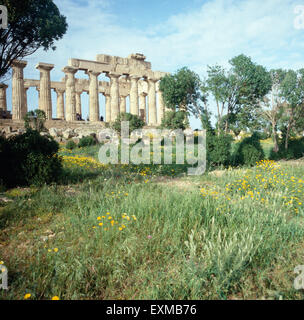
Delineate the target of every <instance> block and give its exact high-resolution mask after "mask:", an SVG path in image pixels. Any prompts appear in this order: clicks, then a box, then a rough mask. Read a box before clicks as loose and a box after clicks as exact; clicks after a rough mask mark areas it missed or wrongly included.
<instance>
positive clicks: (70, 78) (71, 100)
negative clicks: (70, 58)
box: [63, 67, 77, 121]
mask: <svg viewBox="0 0 304 320" xmlns="http://www.w3.org/2000/svg"><path fill="white" fill-rule="evenodd" d="M63 72H64V73H65V74H66V82H65V84H66V90H65V97H66V116H65V118H66V120H67V121H75V120H76V96H75V73H76V72H77V69H75V68H73V67H65V68H63Z"/></svg>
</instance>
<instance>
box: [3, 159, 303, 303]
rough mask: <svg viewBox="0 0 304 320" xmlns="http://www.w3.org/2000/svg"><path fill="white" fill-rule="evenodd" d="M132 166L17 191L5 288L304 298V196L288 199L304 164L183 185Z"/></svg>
mask: <svg viewBox="0 0 304 320" xmlns="http://www.w3.org/2000/svg"><path fill="white" fill-rule="evenodd" d="M131 169H132V170H133V169H134V167H133V168H129V167H127V166H123V167H107V168H104V169H103V170H102V169H96V170H99V171H98V172H99V174H98V175H97V176H96V177H94V178H89V179H84V181H83V182H82V183H79V182H78V183H77V184H73V185H69V186H67V185H61V186H60V185H58V186H56V185H54V186H45V187H43V188H41V189H29V190H27V191H26V192H22V193H21V194H20V195H18V193H17V194H16V193H15V194H14V193H11V195H10V193H9V192H8V193H7V196H9V197H11V198H12V199H14V201H13V202H12V203H9V204H7V205H6V206H4V207H2V208H1V209H0V210H1V211H0V230H1V233H0V243H1V247H0V260H3V262H4V264H5V265H6V267H7V268H8V270H9V290H8V291H0V298H2V299H23V297H24V295H25V294H26V293H30V294H31V298H33V299H50V298H51V297H52V296H59V297H60V298H61V299H230V298H264V297H266V298H269V297H274V298H276V297H283V298H303V294H302V293H301V292H299V291H296V290H295V289H293V288H292V281H293V275H292V270H293V269H294V267H295V265H296V264H301V261H300V257H299V256H298V255H297V254H296V252H297V251H296V250H297V248H298V247H299V246H301V245H302V243H301V241H303V240H302V239H303V235H304V229H303V223H302V220H303V213H304V212H303V207H302V205H298V203H301V202H300V201H301V199H300V198H299V197H298V200H297V201H298V202H297V203H292V204H290V203H289V202H290V197H294V193H293V192H291V190H297V191H295V192H297V194H299V195H300V197H302V196H303V184H302V183H301V182H299V180H301V177H303V173H304V167H303V166H299V167H297V168H291V167H289V166H288V165H286V166H281V167H280V168H278V169H275V170H274V171H273V168H272V166H271V165H267V164H266V169H264V168H263V166H262V167H260V168H254V169H251V170H246V171H245V170H242V169H239V170H231V171H225V173H224V174H223V175H222V176H215V175H210V174H206V175H204V176H201V177H193V178H189V177H188V178H179V179H178V180H176V181H177V182H178V183H179V184H180V187H175V186H173V185H172V184H171V183H170V182H171V181H174V180H171V178H170V180H168V181H167V182H168V183H159V181H158V177H157V176H156V175H155V174H154V177H153V175H152V174H151V175H150V174H149V172H150V171H149V170H148V169H145V171H144V172H145V174H141V173H142V172H143V171H142V168H140V170H138V171H136V170H137V169H136V170H135V173H134V172H132V170H131ZM69 170H71V171H72V172H73V170H74V169H73V168H70V169H69ZM75 170H79V169H75ZM82 170H85V169H82ZM279 172H280V174H281V173H282V174H283V176H280V179H281V180H280V181H281V182H276V181H275V180H273V179H274V175H277V176H279ZM258 174H262V177H259V178H260V180H259V179H257V178H256V177H257V176H258ZM262 179H264V181H262ZM244 180H245V181H246V183H245V184H244V183H243V181H244ZM146 181H148V182H146ZM186 181H187V182H188V184H189V181H190V182H191V181H192V182H193V187H192V185H191V186H190V187H186ZM265 182H267V183H268V184H267V185H265ZM271 183H272V184H271ZM283 183H285V185H284V184H283ZM197 184H198V185H199V186H200V188H198V187H197V186H196V185H197ZM243 185H245V188H243V187H239V186H243ZM248 185H249V187H248ZM295 187H296V188H295ZM254 188H256V189H254ZM239 189H240V190H239ZM298 190H300V192H298ZM284 197H285V198H284ZM261 199H264V200H263V201H262V200H261ZM295 209H298V210H297V211H296V210H295ZM111 221H113V222H111ZM277 266H280V267H281V268H285V270H286V273H285V274H284V277H283V278H284V281H285V282H286V283H287V285H285V286H282V284H281V283H280V281H279V278H278V277H277V275H276V273H273V270H276V268H277ZM282 281H283V280H282ZM270 291H271V292H272V291H274V292H278V295H277V296H271V295H270V294H269V292H270Z"/></svg>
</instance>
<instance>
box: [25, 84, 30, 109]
mask: <svg viewBox="0 0 304 320" xmlns="http://www.w3.org/2000/svg"><path fill="white" fill-rule="evenodd" d="M28 89H29V88H24V112H25V113H27V90H28Z"/></svg>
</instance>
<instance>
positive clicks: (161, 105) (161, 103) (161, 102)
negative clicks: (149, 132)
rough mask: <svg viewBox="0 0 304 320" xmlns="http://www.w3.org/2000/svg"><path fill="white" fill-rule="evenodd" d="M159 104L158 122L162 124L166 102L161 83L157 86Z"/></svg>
mask: <svg viewBox="0 0 304 320" xmlns="http://www.w3.org/2000/svg"><path fill="white" fill-rule="evenodd" d="M157 89H158V91H157V106H158V119H157V123H158V124H161V122H162V119H163V118H164V115H165V103H164V99H163V93H162V92H161V91H160V90H159V84H158V86H157Z"/></svg>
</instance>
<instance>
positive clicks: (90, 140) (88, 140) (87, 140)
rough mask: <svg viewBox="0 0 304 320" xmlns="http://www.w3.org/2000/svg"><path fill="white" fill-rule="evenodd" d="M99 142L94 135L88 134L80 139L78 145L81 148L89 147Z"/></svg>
mask: <svg viewBox="0 0 304 320" xmlns="http://www.w3.org/2000/svg"><path fill="white" fill-rule="evenodd" d="M95 144H97V142H96V140H95V139H94V137H92V136H86V137H82V138H81V139H80V140H79V143H78V147H79V148H83V147H88V146H93V145H95Z"/></svg>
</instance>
